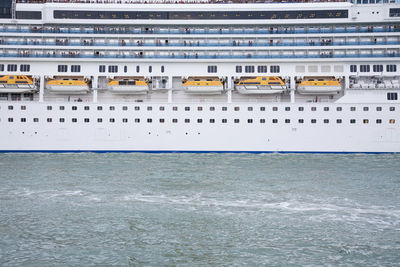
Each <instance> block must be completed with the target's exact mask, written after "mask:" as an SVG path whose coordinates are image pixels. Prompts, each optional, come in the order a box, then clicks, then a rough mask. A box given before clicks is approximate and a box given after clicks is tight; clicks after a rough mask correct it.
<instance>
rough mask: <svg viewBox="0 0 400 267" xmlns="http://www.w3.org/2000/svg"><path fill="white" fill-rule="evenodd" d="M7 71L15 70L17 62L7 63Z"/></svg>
mask: <svg viewBox="0 0 400 267" xmlns="http://www.w3.org/2000/svg"><path fill="white" fill-rule="evenodd" d="M7 71H17V64H8V65H7Z"/></svg>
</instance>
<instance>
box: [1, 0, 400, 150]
mask: <svg viewBox="0 0 400 267" xmlns="http://www.w3.org/2000/svg"><path fill="white" fill-rule="evenodd" d="M399 22H400V4H399V3H397V2H395V1H393V0H355V1H342V0H339V1H329V0H326V1H323V0H321V1H307V0H306V1H294V2H292V1H290V0H289V1H276V0H269V1H266V2H263V1H246V3H244V2H243V1H242V2H236V1H222V0H183V1H181V0H179V1H175V0H162V1H161V0H160V1H157V0H146V1H144V0H137V1H136V0H133V1H131V0H3V1H1V3H0V35H1V37H0V152H249V153H269V152H284V153H289V152H292V153H307V152H315V153H398V152H400V116H399V114H400V105H399V104H400V98H399V93H400V68H399V67H398V66H399V59H400V57H399V56H400V51H399V49H400V28H399V27H400V23H399Z"/></svg>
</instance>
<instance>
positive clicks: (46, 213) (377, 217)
mask: <svg viewBox="0 0 400 267" xmlns="http://www.w3.org/2000/svg"><path fill="white" fill-rule="evenodd" d="M246 265H247V266H400V155H390V154H386V155H363V154H360V155H357V154H350V155H343V154H141V153H132V154H117V153H110V154H93V153H77V154H35V153H33V154H0V266H246Z"/></svg>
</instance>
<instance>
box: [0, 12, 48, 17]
mask: <svg viewBox="0 0 400 267" xmlns="http://www.w3.org/2000/svg"><path fill="white" fill-rule="evenodd" d="M0 13H1V12H0ZM16 17H17V19H42V12H41V11H17V12H16Z"/></svg>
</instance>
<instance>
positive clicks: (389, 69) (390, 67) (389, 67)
mask: <svg viewBox="0 0 400 267" xmlns="http://www.w3.org/2000/svg"><path fill="white" fill-rule="evenodd" d="M386 71H387V72H396V71H397V65H386Z"/></svg>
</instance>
